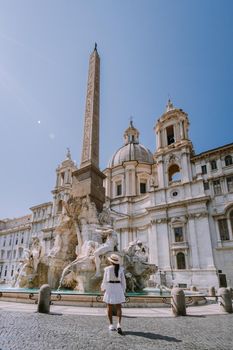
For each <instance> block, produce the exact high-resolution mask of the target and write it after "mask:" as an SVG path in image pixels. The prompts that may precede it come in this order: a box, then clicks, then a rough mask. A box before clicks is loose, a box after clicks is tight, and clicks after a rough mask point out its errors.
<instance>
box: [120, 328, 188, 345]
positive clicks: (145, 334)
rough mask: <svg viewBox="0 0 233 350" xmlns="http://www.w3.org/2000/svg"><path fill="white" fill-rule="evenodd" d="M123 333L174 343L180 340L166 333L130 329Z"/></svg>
mask: <svg viewBox="0 0 233 350" xmlns="http://www.w3.org/2000/svg"><path fill="white" fill-rule="evenodd" d="M124 335H136V336H137V337H143V338H147V339H157V340H158V339H160V340H166V341H171V342H175V343H181V342H182V340H180V339H176V338H174V337H168V336H166V335H161V334H156V333H151V332H131V331H125V332H124Z"/></svg>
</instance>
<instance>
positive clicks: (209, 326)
mask: <svg viewBox="0 0 233 350" xmlns="http://www.w3.org/2000/svg"><path fill="white" fill-rule="evenodd" d="M232 324H233V315H232V314H231V315H230V314H225V315H222V314H220V315H210V316H209V315H202V316H198V315H190V316H186V317H177V318H174V317H164V318H161V317H160V318H157V317H154V318H152V317H138V316H125V317H123V322H122V325H123V330H124V335H123V336H121V335H119V334H117V333H116V332H109V331H108V323H107V319H106V317H104V316H100V315H98V316H95V315H77V314H75V315H74V314H73V315H70V314H62V313H60V314H59V313H55V312H54V313H51V314H49V315H45V314H38V313H36V312H19V311H7V310H6V309H0V350H32V349H36V350H47V349H53V350H62V349H67V350H75V349H80V350H81V349H86V350H92V349H93V350H94V349H95V350H100V349H101V350H105V349H106V350H115V349H117V350H121V349H122V350H126V349H127V350H131V349H132V350H139V349H140V350H152V349H153V350H155V349H165V350H166V349H189V350H197V349H198V350H204V349H212V350H216V349H218V350H223V349H224V350H232V349H233V335H232V333H233V332H232Z"/></svg>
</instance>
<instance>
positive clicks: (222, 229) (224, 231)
mask: <svg viewBox="0 0 233 350" xmlns="http://www.w3.org/2000/svg"><path fill="white" fill-rule="evenodd" d="M218 228H219V234H220V239H221V241H229V239H230V237H229V231H228V225H227V219H220V220H218Z"/></svg>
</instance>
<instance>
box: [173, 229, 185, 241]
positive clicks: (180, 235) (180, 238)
mask: <svg viewBox="0 0 233 350" xmlns="http://www.w3.org/2000/svg"><path fill="white" fill-rule="evenodd" d="M174 234H175V242H183V241H184V237H183V228H182V227H174Z"/></svg>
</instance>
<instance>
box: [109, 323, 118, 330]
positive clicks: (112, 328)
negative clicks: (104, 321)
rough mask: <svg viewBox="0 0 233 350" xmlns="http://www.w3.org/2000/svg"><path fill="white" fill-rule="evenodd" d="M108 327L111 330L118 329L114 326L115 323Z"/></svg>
mask: <svg viewBox="0 0 233 350" xmlns="http://www.w3.org/2000/svg"><path fill="white" fill-rule="evenodd" d="M108 329H109V330H110V331H115V330H116V328H115V327H114V326H113V324H110V326H109V327H108Z"/></svg>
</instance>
